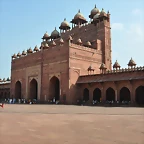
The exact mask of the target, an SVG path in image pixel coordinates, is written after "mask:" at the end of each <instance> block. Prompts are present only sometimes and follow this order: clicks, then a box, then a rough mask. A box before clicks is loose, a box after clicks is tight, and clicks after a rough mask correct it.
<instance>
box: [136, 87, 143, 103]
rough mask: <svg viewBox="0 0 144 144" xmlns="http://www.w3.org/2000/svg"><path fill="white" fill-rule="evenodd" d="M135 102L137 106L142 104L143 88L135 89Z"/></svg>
mask: <svg viewBox="0 0 144 144" xmlns="http://www.w3.org/2000/svg"><path fill="white" fill-rule="evenodd" d="M135 101H136V103H137V104H144V86H139V87H137V88H136V91H135Z"/></svg>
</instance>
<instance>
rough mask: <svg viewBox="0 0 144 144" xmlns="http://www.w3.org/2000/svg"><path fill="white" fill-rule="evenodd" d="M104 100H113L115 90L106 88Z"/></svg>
mask: <svg viewBox="0 0 144 144" xmlns="http://www.w3.org/2000/svg"><path fill="white" fill-rule="evenodd" d="M106 100H107V101H115V91H114V89H112V88H108V89H107V90H106Z"/></svg>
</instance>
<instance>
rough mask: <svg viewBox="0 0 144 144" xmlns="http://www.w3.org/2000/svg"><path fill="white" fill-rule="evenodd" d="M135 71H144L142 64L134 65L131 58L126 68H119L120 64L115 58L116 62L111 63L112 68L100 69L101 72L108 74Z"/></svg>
mask: <svg viewBox="0 0 144 144" xmlns="http://www.w3.org/2000/svg"><path fill="white" fill-rule="evenodd" d="M102 65H104V64H102ZM102 65H101V66H102ZM135 71H144V66H143V67H142V66H139V67H136V63H135V61H134V60H133V59H132V58H131V59H130V60H129V62H128V68H121V66H120V64H119V63H118V61H117V60H116V62H115V63H114V65H113V70H107V71H106V70H105V71H102V72H101V73H102V74H109V73H125V72H135Z"/></svg>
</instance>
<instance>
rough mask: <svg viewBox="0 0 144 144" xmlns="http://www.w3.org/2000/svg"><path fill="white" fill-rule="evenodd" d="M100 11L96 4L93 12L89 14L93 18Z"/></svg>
mask: <svg viewBox="0 0 144 144" xmlns="http://www.w3.org/2000/svg"><path fill="white" fill-rule="evenodd" d="M98 13H99V9H98V8H97V7H96V5H95V7H94V8H93V9H92V10H91V13H90V15H89V18H91V19H93V17H94V16H95V15H96V14H98Z"/></svg>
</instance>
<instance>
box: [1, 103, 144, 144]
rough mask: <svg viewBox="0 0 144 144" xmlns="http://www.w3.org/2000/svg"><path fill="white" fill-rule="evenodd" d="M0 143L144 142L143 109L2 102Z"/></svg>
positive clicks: (95, 143)
mask: <svg viewBox="0 0 144 144" xmlns="http://www.w3.org/2000/svg"><path fill="white" fill-rule="evenodd" d="M0 144H144V109H142V108H104V107H86V106H61V105H5V107H4V109H2V108H0Z"/></svg>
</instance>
